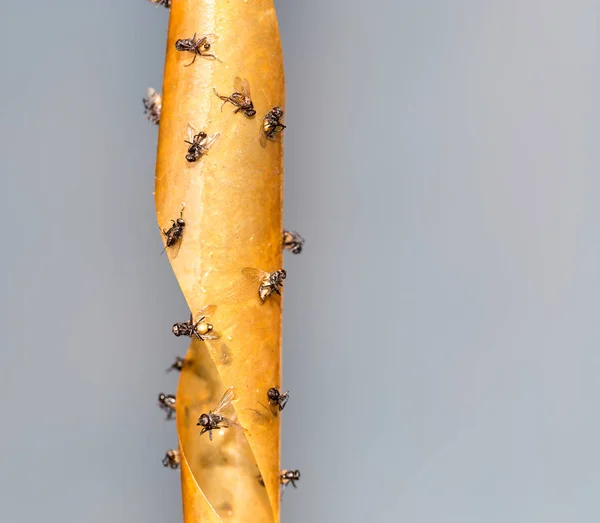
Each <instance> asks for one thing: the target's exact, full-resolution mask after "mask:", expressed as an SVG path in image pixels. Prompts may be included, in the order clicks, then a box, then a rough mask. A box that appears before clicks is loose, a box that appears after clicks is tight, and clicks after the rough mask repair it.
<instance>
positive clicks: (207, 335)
mask: <svg viewBox="0 0 600 523" xmlns="http://www.w3.org/2000/svg"><path fill="white" fill-rule="evenodd" d="M216 310H217V306H216V305H208V306H206V307H204V308H203V309H202V310H201V311H200V312H199V313H198V315H197V318H198V319H197V320H194V316H193V314H191V313H190V319H189V320H188V321H186V322H184V323H175V324H174V325H173V328H172V331H173V334H175V336H177V337H179V336H189V337H190V338H193V337H194V336H195V337H196V338H198V339H199V340H200V341H205V340H218V339H219V338H220V337H221V333H220V332H219V331H218V330H216V329H215V328H214V327H213V325H212V323H208V318H209V317H210V316H213V315H214V313H215V311H216Z"/></svg>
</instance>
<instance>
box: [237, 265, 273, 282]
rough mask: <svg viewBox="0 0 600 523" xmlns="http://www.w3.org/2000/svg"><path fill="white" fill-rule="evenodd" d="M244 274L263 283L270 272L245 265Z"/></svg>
mask: <svg viewBox="0 0 600 523" xmlns="http://www.w3.org/2000/svg"><path fill="white" fill-rule="evenodd" d="M242 274H243V275H244V276H247V277H248V278H250V279H251V280H254V281H256V282H259V283H262V282H263V281H264V279H265V278H266V277H268V274H267V273H266V272H265V271H261V270H260V269H254V268H252V267H244V268H243V269H242Z"/></svg>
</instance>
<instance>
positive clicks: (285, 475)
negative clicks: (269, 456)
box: [279, 470, 300, 490]
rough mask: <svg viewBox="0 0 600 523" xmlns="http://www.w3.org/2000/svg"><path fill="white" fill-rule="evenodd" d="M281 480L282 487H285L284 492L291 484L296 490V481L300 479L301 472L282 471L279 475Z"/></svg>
mask: <svg viewBox="0 0 600 523" xmlns="http://www.w3.org/2000/svg"><path fill="white" fill-rule="evenodd" d="M279 479H280V481H281V485H282V486H283V490H285V488H286V487H287V486H288V485H289V484H290V483H291V484H292V485H293V486H294V488H297V487H296V481H298V480H299V479H300V471H299V470H282V471H281V474H280V475H279Z"/></svg>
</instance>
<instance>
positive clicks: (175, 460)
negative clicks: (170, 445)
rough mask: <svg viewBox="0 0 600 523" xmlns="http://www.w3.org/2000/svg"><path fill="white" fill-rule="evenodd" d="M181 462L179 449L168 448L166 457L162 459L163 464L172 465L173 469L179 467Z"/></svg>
mask: <svg viewBox="0 0 600 523" xmlns="http://www.w3.org/2000/svg"><path fill="white" fill-rule="evenodd" d="M179 463H180V458H179V451H178V450H173V449H170V450H167V453H166V454H165V457H164V458H163V460H162V464H163V465H164V466H165V467H171V468H172V469H178V468H179Z"/></svg>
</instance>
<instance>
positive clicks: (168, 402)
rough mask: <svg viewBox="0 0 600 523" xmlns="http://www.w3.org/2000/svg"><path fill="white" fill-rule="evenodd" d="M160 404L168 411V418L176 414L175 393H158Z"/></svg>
mask: <svg viewBox="0 0 600 523" xmlns="http://www.w3.org/2000/svg"><path fill="white" fill-rule="evenodd" d="M158 406H159V407H160V408H161V409H163V410H164V411H165V412H166V413H167V418H166V419H167V420H171V419H173V416H175V396H174V395H173V394H163V393H162V392H161V393H160V394H159V395H158Z"/></svg>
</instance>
